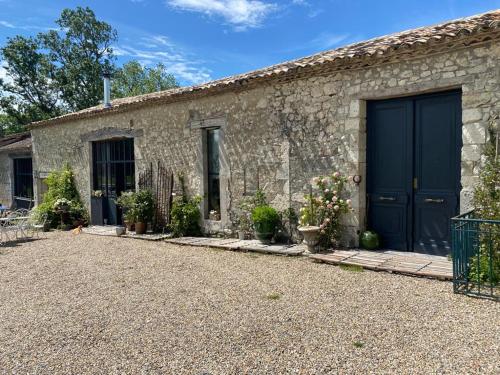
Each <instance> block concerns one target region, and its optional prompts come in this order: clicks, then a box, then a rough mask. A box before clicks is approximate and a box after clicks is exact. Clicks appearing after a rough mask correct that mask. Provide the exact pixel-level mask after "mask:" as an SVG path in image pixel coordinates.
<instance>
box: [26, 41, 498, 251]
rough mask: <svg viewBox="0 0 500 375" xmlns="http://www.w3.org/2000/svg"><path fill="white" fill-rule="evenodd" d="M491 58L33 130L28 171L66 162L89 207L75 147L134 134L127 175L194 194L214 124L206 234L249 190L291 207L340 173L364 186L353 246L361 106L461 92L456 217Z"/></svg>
mask: <svg viewBox="0 0 500 375" xmlns="http://www.w3.org/2000/svg"><path fill="white" fill-rule="evenodd" d="M499 60H500V46H499V44H498V42H490V43H489V44H484V45H481V46H475V47H468V48H463V49H458V50H456V51H454V52H451V53H450V52H447V53H443V54H435V55H432V56H427V57H422V58H419V59H413V60H408V61H403V62H399V61H395V62H393V63H386V64H384V65H380V66H373V67H368V68H363V69H355V70H346V71H342V72H334V73H331V74H328V75H322V76H314V77H310V78H301V79H294V80H290V81H287V82H270V83H266V84H262V85H260V86H259V87H257V88H251V89H247V90H239V91H235V92H231V93H224V94H218V95H213V96H209V97H203V98H198V99H192V100H189V101H183V102H176V103H169V104H156V105H154V106H148V107H143V108H141V109H134V110H129V111H127V112H123V113H117V114H112V115H105V116H100V117H95V118H89V119H81V120H77V121H72V122H68V123H66V124H59V125H53V126H46V127H42V128H39V129H37V128H35V129H33V131H32V134H33V143H34V169H35V170H36V171H44V172H45V171H50V170H52V169H54V168H59V167H60V166H61V165H62V164H63V162H65V161H67V162H69V163H70V164H71V165H72V166H73V167H74V169H75V173H76V176H77V184H78V187H79V189H80V191H81V193H82V197H83V198H84V199H85V200H86V201H88V200H89V194H90V181H89V177H90V173H91V171H90V157H89V150H90V144H89V143H88V141H82V139H88V138H85V135H86V134H89V133H91V132H93V131H94V132H95V131H99V129H104V128H106V129H108V130H109V129H113V128H114V129H121V130H122V131H124V130H128V131H130V129H135V130H141V131H142V132H143V133H142V134H143V135H142V136H137V137H136V138H135V139H136V141H135V155H136V159H137V162H136V175H137V173H138V172H139V171H140V170H142V169H143V168H144V167H145V166H146V165H147V164H148V163H149V162H155V161H156V160H161V161H163V162H164V164H165V165H167V166H171V167H172V168H173V169H174V170H175V171H176V172H183V173H184V174H185V176H186V181H187V183H188V188H189V191H190V192H191V193H192V194H202V195H203V194H204V192H205V189H204V177H203V165H204V157H203V154H204V153H203V142H202V138H203V137H202V132H203V130H202V128H203V127H204V126H213V125H217V126H220V127H221V139H222V141H221V201H222V202H221V211H222V212H221V215H222V221H221V222H220V223H209V222H208V221H207V222H206V225H207V226H208V227H210V228H211V229H213V230H222V229H225V228H231V222H232V221H233V220H234V218H235V212H236V211H237V206H238V203H239V202H240V201H241V199H242V197H243V195H244V194H245V193H247V194H249V193H251V192H252V191H253V190H255V188H256V187H257V185H258V186H260V187H261V188H263V189H264V191H265V192H266V194H267V195H268V198H269V200H270V201H271V203H272V205H273V206H275V207H276V208H278V209H280V210H284V209H286V208H288V207H293V208H295V209H297V208H298V207H299V206H300V205H301V203H302V200H303V195H304V193H305V192H306V191H307V189H308V184H309V181H310V179H311V178H312V177H313V176H315V175H319V174H330V173H332V171H334V170H339V171H341V172H342V173H345V174H348V175H355V174H358V175H361V176H362V178H363V180H362V183H361V184H360V186H351V187H350V192H349V193H350V195H351V198H352V199H353V203H354V208H355V212H354V213H353V214H352V215H350V217H348V218H347V219H346V225H347V227H348V231H347V235H346V243H348V244H350V245H354V244H355V242H356V237H357V236H356V231H357V230H358V229H361V228H362V227H363V225H364V220H365V196H366V194H365V191H366V189H365V176H366V101H367V100H372V99H383V98H391V97H399V96H406V95H416V94H421V93H427V92H433V91H442V90H447V89H457V88H461V89H462V107H463V112H462V115H463V148H462V185H463V190H462V193H461V210H462V211H465V210H467V209H468V208H469V206H470V195H471V191H472V188H473V185H474V183H475V182H476V181H477V176H478V172H479V168H480V165H481V151H482V147H483V145H484V144H485V141H486V137H487V132H486V129H487V127H488V124H489V123H490V122H492V121H495V120H494V119H495V116H497V115H498V112H499V109H500V77H499V76H500V74H499V66H500V61H499ZM109 134H110V133H109V132H108V133H107V135H108V136H109Z"/></svg>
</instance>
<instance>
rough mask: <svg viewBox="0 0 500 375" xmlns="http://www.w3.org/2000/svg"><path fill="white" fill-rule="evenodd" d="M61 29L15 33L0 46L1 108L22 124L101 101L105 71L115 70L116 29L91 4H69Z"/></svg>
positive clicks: (62, 14)
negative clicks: (0, 73)
mask: <svg viewBox="0 0 500 375" xmlns="http://www.w3.org/2000/svg"><path fill="white" fill-rule="evenodd" d="M56 23H57V25H58V26H59V29H58V30H50V31H48V32H46V33H40V34H38V35H37V36H36V37H23V36H15V37H13V38H9V39H8V40H7V43H6V44H5V46H3V47H2V48H1V49H0V58H1V59H2V60H3V61H4V64H5V69H6V73H7V77H8V78H9V80H2V81H0V113H4V114H6V115H7V116H9V118H10V119H11V120H10V121H15V122H16V123H17V124H18V125H25V124H28V123H30V122H33V121H39V120H44V119H47V118H50V117H54V116H58V115H60V114H62V113H65V112H68V111H77V110H80V109H84V108H88V107H91V106H94V105H97V104H98V103H99V102H100V100H101V97H102V78H101V75H102V73H103V72H104V71H113V70H114V69H115V66H114V57H113V50H112V48H111V44H112V43H113V42H115V41H116V39H117V36H116V31H115V30H114V29H113V28H112V27H111V26H110V25H108V24H107V23H105V22H102V21H99V20H97V19H96V17H95V14H94V12H93V11H92V10H91V9H90V8H81V7H77V8H76V9H74V10H73V9H64V10H63V11H62V13H61V16H60V18H59V19H58V20H57V21H56Z"/></svg>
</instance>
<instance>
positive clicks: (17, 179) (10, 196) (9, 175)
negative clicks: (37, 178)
mask: <svg viewBox="0 0 500 375" xmlns="http://www.w3.org/2000/svg"><path fill="white" fill-rule="evenodd" d="M32 171H33V170H32V161H31V137H30V133H28V132H27V133H20V134H14V135H10V136H6V137H3V138H0V206H3V207H8V208H11V207H15V208H29V207H32V206H33V173H32Z"/></svg>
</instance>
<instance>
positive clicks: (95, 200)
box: [90, 190, 104, 225]
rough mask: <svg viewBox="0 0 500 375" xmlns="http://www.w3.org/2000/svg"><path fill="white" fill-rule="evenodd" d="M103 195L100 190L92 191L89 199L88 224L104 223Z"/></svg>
mask: <svg viewBox="0 0 500 375" xmlns="http://www.w3.org/2000/svg"><path fill="white" fill-rule="evenodd" d="M103 197H104V193H103V191H102V190H94V191H92V195H91V197H90V222H91V223H92V225H102V224H103V223H104V206H103V205H104V199H103Z"/></svg>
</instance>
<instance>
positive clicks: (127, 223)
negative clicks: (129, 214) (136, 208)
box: [124, 220, 134, 232]
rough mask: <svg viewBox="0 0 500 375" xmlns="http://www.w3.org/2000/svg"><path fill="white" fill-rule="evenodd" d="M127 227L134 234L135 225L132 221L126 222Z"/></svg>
mask: <svg viewBox="0 0 500 375" xmlns="http://www.w3.org/2000/svg"><path fill="white" fill-rule="evenodd" d="M124 224H125V227H126V228H127V231H128V232H132V231H133V230H134V223H133V222H131V221H126V220H125V221H124Z"/></svg>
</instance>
